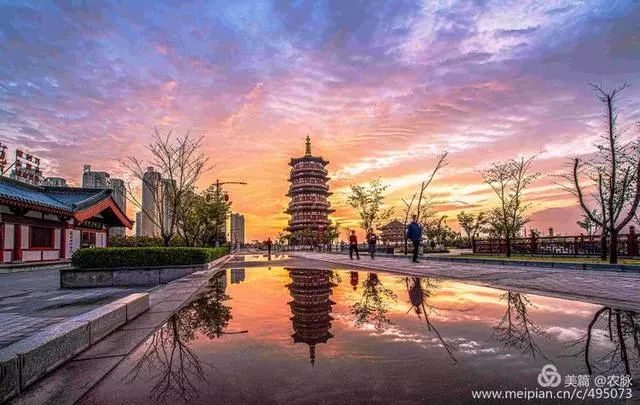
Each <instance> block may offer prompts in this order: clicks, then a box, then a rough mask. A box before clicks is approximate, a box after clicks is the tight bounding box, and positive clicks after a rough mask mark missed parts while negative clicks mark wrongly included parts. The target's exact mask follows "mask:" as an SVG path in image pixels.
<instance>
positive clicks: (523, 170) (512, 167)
mask: <svg viewBox="0 0 640 405" xmlns="http://www.w3.org/2000/svg"><path fill="white" fill-rule="evenodd" d="M536 156H537V155H534V156H531V157H529V158H524V157H521V158H519V159H511V160H507V161H505V162H497V163H493V165H492V167H491V168H490V169H487V170H484V171H482V172H481V173H480V174H481V175H482V178H483V179H484V181H485V183H487V184H488V185H489V186H490V187H491V189H492V190H493V191H494V192H495V193H496V195H497V196H498V200H499V202H500V205H499V206H498V207H497V208H495V209H494V210H493V212H492V215H491V218H492V219H493V221H494V222H495V224H494V225H495V227H496V229H500V230H502V234H503V235H504V238H505V242H506V250H507V252H506V253H507V257H510V256H511V241H512V240H513V239H514V238H515V237H516V236H517V234H518V232H519V231H520V229H521V228H522V227H523V226H524V225H525V224H526V223H527V222H529V218H528V217H527V216H526V211H527V209H528V208H529V207H530V204H526V203H525V202H524V200H523V197H524V191H525V190H526V188H527V187H528V186H529V185H530V184H531V183H532V182H533V181H534V180H535V179H537V178H538V177H539V175H540V174H539V173H533V174H530V173H529V171H530V170H531V163H532V162H533V159H534V158H535V157H536Z"/></svg>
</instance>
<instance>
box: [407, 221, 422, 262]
mask: <svg viewBox="0 0 640 405" xmlns="http://www.w3.org/2000/svg"><path fill="white" fill-rule="evenodd" d="M407 239H410V240H411V242H413V258H412V259H411V261H412V262H414V263H418V253H419V250H420V240H421V239H422V228H421V227H420V224H418V217H417V216H416V215H414V216H412V217H411V223H410V224H409V226H408V227H407Z"/></svg>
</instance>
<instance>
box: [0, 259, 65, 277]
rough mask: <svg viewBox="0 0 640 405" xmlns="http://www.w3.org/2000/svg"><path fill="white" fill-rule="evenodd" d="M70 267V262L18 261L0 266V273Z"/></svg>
mask: <svg viewBox="0 0 640 405" xmlns="http://www.w3.org/2000/svg"><path fill="white" fill-rule="evenodd" d="M68 268H71V262H70V261H67V262H62V263H60V262H48V263H38V262H34V263H29V262H27V263H20V264H15V263H14V264H12V265H2V266H0V274H12V273H24V272H29V271H42V270H62V269H68Z"/></svg>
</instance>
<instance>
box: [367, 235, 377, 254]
mask: <svg viewBox="0 0 640 405" xmlns="http://www.w3.org/2000/svg"><path fill="white" fill-rule="evenodd" d="M376 243H378V236H376V233H375V232H373V229H371V228H369V231H368V232H367V245H369V254H370V255H371V259H375V254H376Z"/></svg>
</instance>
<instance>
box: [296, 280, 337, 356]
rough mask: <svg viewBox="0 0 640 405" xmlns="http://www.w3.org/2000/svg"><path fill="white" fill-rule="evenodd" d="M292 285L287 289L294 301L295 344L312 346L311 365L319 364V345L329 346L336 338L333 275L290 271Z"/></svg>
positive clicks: (310, 351)
mask: <svg viewBox="0 0 640 405" xmlns="http://www.w3.org/2000/svg"><path fill="white" fill-rule="evenodd" d="M287 270H288V271H289V277H290V278H291V283H290V284H288V285H287V286H286V287H287V288H288V289H289V293H290V294H291V297H292V298H293V301H290V302H289V306H290V307H291V313H292V314H293V316H292V317H291V322H292V324H293V331H294V333H293V335H291V337H292V338H293V342H294V343H306V344H307V345H309V359H310V361H311V365H314V364H315V361H316V345H317V344H319V343H327V341H328V340H329V339H331V338H332V337H333V335H332V334H331V332H329V331H330V330H331V321H332V320H333V318H332V317H331V307H332V306H333V305H335V302H333V301H331V294H332V293H333V291H332V289H333V287H335V286H336V284H334V283H333V282H332V281H331V277H332V272H331V271H328V270H311V269H287Z"/></svg>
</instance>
